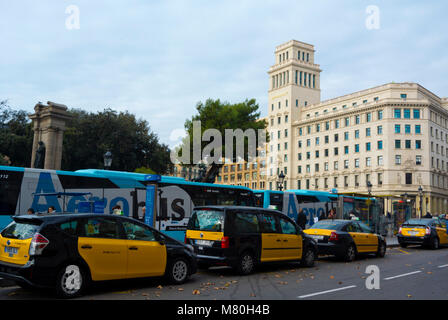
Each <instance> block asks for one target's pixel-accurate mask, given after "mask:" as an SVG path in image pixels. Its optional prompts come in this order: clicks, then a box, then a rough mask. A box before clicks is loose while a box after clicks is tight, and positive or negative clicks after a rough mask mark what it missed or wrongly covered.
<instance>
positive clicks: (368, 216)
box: [367, 181, 372, 223]
mask: <svg viewBox="0 0 448 320" xmlns="http://www.w3.org/2000/svg"><path fill="white" fill-rule="evenodd" d="M367 192H368V193H369V198H368V199H369V204H368V211H367V223H369V220H370V197H371V194H372V183H371V182H370V181H367Z"/></svg>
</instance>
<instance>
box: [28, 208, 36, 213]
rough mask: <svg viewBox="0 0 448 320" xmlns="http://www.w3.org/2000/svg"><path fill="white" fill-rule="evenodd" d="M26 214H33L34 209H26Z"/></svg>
mask: <svg viewBox="0 0 448 320" xmlns="http://www.w3.org/2000/svg"><path fill="white" fill-rule="evenodd" d="M26 213H27V214H34V213H35V211H34V209H33V208H29V209H28V211H27V212H26Z"/></svg>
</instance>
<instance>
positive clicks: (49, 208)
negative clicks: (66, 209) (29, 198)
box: [47, 206, 56, 213]
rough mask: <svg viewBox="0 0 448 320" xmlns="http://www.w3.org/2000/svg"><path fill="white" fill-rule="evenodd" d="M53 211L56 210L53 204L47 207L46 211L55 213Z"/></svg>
mask: <svg viewBox="0 0 448 320" xmlns="http://www.w3.org/2000/svg"><path fill="white" fill-rule="evenodd" d="M55 212H56V209H55V208H54V207H53V206H49V207H48V210H47V213H55Z"/></svg>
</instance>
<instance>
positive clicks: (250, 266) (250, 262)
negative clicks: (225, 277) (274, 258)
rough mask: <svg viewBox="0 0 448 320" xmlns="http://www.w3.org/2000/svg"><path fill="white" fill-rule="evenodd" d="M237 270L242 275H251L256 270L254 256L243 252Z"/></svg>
mask: <svg viewBox="0 0 448 320" xmlns="http://www.w3.org/2000/svg"><path fill="white" fill-rule="evenodd" d="M235 269H236V271H237V272H238V273H239V274H241V275H248V274H251V273H252V272H253V271H254V269H255V258H254V255H253V254H252V253H251V252H249V251H245V252H243V254H242V255H241V256H240V258H239V260H238V262H237V265H236V267H235Z"/></svg>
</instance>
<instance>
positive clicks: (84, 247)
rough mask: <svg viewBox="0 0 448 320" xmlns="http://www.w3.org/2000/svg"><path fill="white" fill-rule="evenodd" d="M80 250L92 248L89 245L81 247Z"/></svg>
mask: <svg viewBox="0 0 448 320" xmlns="http://www.w3.org/2000/svg"><path fill="white" fill-rule="evenodd" d="M81 249H92V246H91V245H90V244H85V245H82V246H81Z"/></svg>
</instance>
